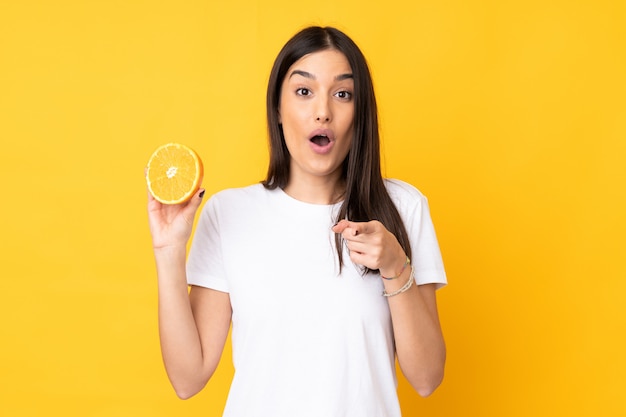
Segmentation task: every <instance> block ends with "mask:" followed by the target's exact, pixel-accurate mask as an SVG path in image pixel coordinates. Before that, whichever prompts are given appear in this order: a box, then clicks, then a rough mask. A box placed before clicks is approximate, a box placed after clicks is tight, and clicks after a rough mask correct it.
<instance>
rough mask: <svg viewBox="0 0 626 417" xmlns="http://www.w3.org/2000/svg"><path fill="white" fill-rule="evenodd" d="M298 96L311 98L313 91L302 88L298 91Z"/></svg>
mask: <svg viewBox="0 0 626 417" xmlns="http://www.w3.org/2000/svg"><path fill="white" fill-rule="evenodd" d="M296 94H297V95H299V96H310V95H311V90H309V89H308V88H304V87H300V88H298V89H297V90H296Z"/></svg>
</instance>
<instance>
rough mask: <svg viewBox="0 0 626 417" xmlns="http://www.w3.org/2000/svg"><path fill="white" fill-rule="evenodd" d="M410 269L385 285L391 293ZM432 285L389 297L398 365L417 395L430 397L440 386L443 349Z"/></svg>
mask: <svg viewBox="0 0 626 417" xmlns="http://www.w3.org/2000/svg"><path fill="white" fill-rule="evenodd" d="M409 274H410V268H407V271H406V272H405V273H403V274H402V276H401V277H400V278H399V279H398V280H397V281H400V282H398V283H396V282H389V283H388V282H385V285H386V291H387V292H392V291H394V290H395V289H397V288H398V287H400V286H402V285H403V284H404V283H405V282H406V281H407V279H408V275H409ZM434 291H435V289H434V286H433V285H432V284H431V285H425V286H417V285H415V284H414V285H412V286H411V287H410V288H409V289H408V290H407V291H405V292H403V293H401V294H398V295H395V296H393V297H389V308H390V311H391V317H392V323H393V332H394V338H395V343H396V353H397V356H398V363H399V364H400V368H401V369H402V373H403V374H404V376H405V377H406V378H407V380H408V381H409V382H410V383H411V385H412V386H413V388H415V390H416V391H417V392H418V393H419V394H420V395H421V396H424V397H425V396H428V395H430V394H431V393H432V392H433V391H434V390H435V389H436V388H437V387H438V386H439V384H440V383H441V381H442V379H443V372H444V366H445V358H446V348H445V343H444V339H443V335H442V332H441V327H440V324H439V319H438V316H437V307H436V300H435V294H434Z"/></svg>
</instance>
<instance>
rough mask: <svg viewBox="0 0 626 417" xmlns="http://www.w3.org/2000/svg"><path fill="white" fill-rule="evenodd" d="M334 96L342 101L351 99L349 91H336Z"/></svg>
mask: <svg viewBox="0 0 626 417" xmlns="http://www.w3.org/2000/svg"><path fill="white" fill-rule="evenodd" d="M335 96H337V97H338V98H340V99H343V100H350V99H351V98H352V93H351V92H349V91H338V92H337V93H335Z"/></svg>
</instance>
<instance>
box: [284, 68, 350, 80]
mask: <svg viewBox="0 0 626 417" xmlns="http://www.w3.org/2000/svg"><path fill="white" fill-rule="evenodd" d="M294 75H301V76H302V77H304V78H309V79H311V80H315V75H313V74H311V73H310V72H307V71H302V70H293V71H292V72H291V74H289V78H291V77H293V76H294ZM353 78H354V76H353V75H352V74H340V75H337V76H336V77H335V81H342V80H349V79H353Z"/></svg>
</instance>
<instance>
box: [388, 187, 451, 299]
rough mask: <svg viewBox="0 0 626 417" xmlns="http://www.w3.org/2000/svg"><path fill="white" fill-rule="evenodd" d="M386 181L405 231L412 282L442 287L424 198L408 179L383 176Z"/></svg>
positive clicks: (441, 269)
mask: <svg viewBox="0 0 626 417" xmlns="http://www.w3.org/2000/svg"><path fill="white" fill-rule="evenodd" d="M386 183H387V190H388V192H389V195H390V197H391V199H392V200H393V201H394V203H395V204H396V207H397V208H398V211H399V212H400V216H401V217H402V220H403V221H404V225H405V227H406V229H407V233H408V235H409V240H410V242H411V252H412V256H411V264H412V265H413V268H414V271H415V282H416V283H417V284H418V285H423V284H437V288H440V287H443V286H444V285H446V284H447V282H448V281H447V276H446V272H445V269H444V266H443V259H442V256H441V250H440V248H439V242H438V241H437V235H436V233H435V227H434V225H433V222H432V219H431V216H430V208H429V206H428V199H427V198H426V197H425V196H424V195H423V194H422V193H421V192H420V191H419V190H417V189H416V188H415V187H413V186H412V185H410V184H408V183H405V182H402V181H399V180H386Z"/></svg>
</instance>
